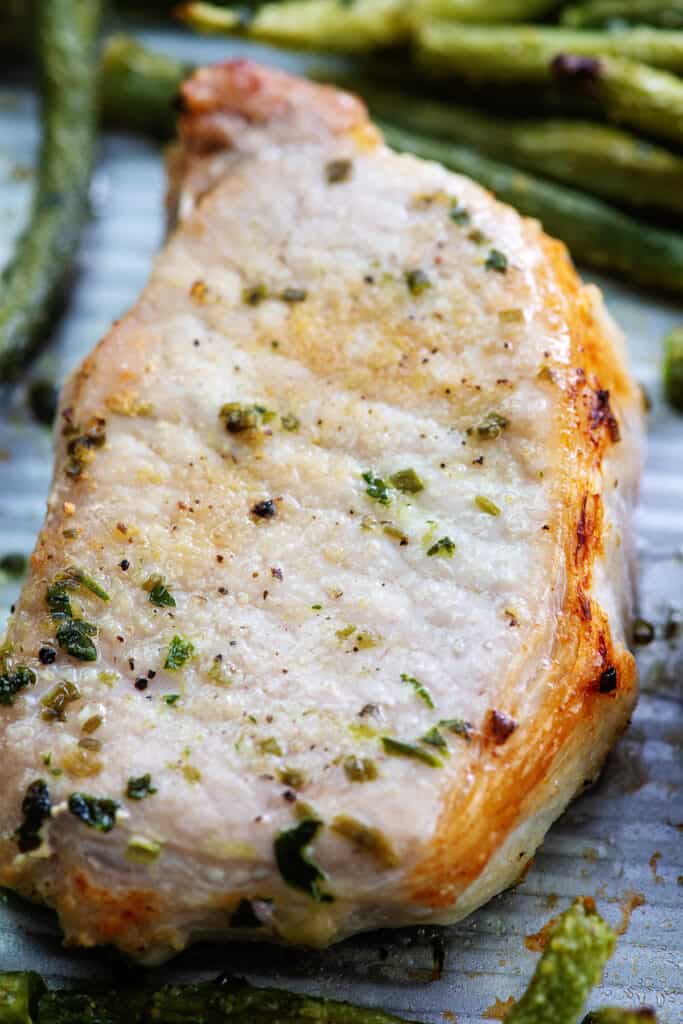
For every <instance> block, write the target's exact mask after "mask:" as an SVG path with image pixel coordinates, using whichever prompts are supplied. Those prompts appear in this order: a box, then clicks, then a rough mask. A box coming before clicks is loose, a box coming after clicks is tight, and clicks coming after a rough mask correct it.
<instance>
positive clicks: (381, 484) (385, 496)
mask: <svg viewBox="0 0 683 1024" xmlns="http://www.w3.org/2000/svg"><path fill="white" fill-rule="evenodd" d="M362 477H363V480H365V483H366V484H367V485H368V486H367V487H366V488H365V493H366V494H367V496H368V497H369V498H372V499H373V501H378V502H379V504H380V505H388V504H389V503H390V502H391V495H390V493H389V487H388V485H387V483H386V481H385V480H382V478H381V477H380V476H375V474H374V473H373V472H372V470H367V472H365V473H363V474H362Z"/></svg>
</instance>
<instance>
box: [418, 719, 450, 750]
mask: <svg viewBox="0 0 683 1024" xmlns="http://www.w3.org/2000/svg"><path fill="white" fill-rule="evenodd" d="M420 743H426V744H427V745H428V746H430V747H439V748H440V749H441V750H448V744H447V743H446V741H445V739H444V738H443V736H442V735H441V733H440V732H439V730H438V729H437V727H436V726H435V725H433V726H432V728H431V729H429V730H428V731H427V732H426V733H425V734H424V736H420Z"/></svg>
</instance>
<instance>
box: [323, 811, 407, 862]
mask: <svg viewBox="0 0 683 1024" xmlns="http://www.w3.org/2000/svg"><path fill="white" fill-rule="evenodd" d="M330 828H331V829H332V831H333V832H336V833H337V835H340V836H343V837H344V838H345V839H348V840H349V842H351V843H352V844H353V846H355V848H356V849H357V850H359V851H361V852H363V853H368V854H370V856H372V857H374V858H375V860H377V861H379V863H380V864H381V865H382V866H383V867H387V868H393V867H396V865H397V864H399V863H400V859H399V857H398V854H397V853H396V851H395V850H394V848H393V846H392V845H391V843H390V842H389V840H388V839H387V837H386V836H385V834H384V832H382V830H381V829H379V828H372V827H370V826H369V825H364V824H363V822H362V821H358V819H357V818H352V817H350V816H349V815H348V814H339V815H337V817H336V818H334V820H333V821H332V824H331V826H330Z"/></svg>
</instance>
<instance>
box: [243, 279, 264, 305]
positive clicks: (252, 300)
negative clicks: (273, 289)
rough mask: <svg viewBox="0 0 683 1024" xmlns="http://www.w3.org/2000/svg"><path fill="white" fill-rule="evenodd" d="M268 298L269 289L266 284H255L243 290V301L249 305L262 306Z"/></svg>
mask: <svg viewBox="0 0 683 1024" xmlns="http://www.w3.org/2000/svg"><path fill="white" fill-rule="evenodd" d="M267 298H268V289H267V288H266V286H265V285H264V284H254V285H251V286H250V287H248V288H245V289H244V290H243V291H242V301H243V302H246V304H247V305H248V306H260V305H261V303H262V302H264V301H265V300H266V299H267Z"/></svg>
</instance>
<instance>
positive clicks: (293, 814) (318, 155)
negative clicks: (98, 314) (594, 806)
mask: <svg viewBox="0 0 683 1024" xmlns="http://www.w3.org/2000/svg"><path fill="white" fill-rule="evenodd" d="M180 138H181V143H180V145H179V147H178V149H177V151H176V153H175V155H174V157H173V160H172V187H171V200H172V205H173V208H174V210H175V211H176V214H177V220H178V226H177V228H176V230H175V232H174V233H173V235H172V237H171V238H170V241H169V242H168V244H167V246H166V248H165V249H164V251H163V252H162V253H161V255H160V256H159V257H158V259H157V261H156V264H155V267H154V270H153V272H152V275H151V278H150V281H149V284H148V285H147V287H146V289H145V291H144V292H143V294H142V296H141V298H140V299H139V301H138V302H137V304H136V305H135V306H134V308H133V309H132V310H131V312H130V313H128V314H127V315H126V316H125V317H124V318H123V319H122V320H121V321H119V322H118V323H117V324H115V325H114V326H113V328H112V330H111V331H110V333H109V334H108V335H107V336H106V337H105V338H104V339H103V340H102V341H101V342H100V344H99V345H98V346H97V347H96V349H95V350H94V352H93V353H92V354H91V355H90V356H89V357H88V358H87V359H86V361H85V363H84V364H83V365H82V366H81V367H80V368H79V369H78V370H77V371H76V372H75V374H74V375H73V376H72V378H71V379H70V381H69V383H68V385H67V387H66V389H65V392H64V396H63V399H62V405H61V416H60V421H59V424H58V431H57V458H56V470H55V478H54V483H53V486H52V491H51V494H50V498H49V504H48V515H47V520H46V523H45V527H44V529H43V531H42V533H41V535H40V538H39V540H38V544H37V547H36V551H35V553H34V555H33V558H32V565H31V571H30V575H29V578H28V580H27V582H26V585H25V587H24V590H23V593H22V596H21V599H20V601H19V603H18V605H17V608H16V611H15V613H14V615H13V617H12V620H11V623H10V626H9V632H8V637H7V642H6V644H5V647H4V676H3V677H2V678H3V680H4V684H3V685H4V694H5V696H4V704H3V706H1V707H0V744H1V752H2V764H3V789H2V793H1V794H0V882H1V883H2V884H4V885H8V886H11V887H13V888H15V889H17V890H19V891H21V892H22V893H24V894H26V895H28V896H29V897H31V898H34V899H38V900H42V901H45V902H46V903H47V904H49V905H50V906H53V907H55V908H56V909H57V911H58V914H59V917H60V921H61V924H62V927H63V929H64V933H65V935H66V938H67V941H68V942H70V943H76V944H81V945H92V944H96V943H112V944H114V945H115V946H118V947H119V948H120V949H122V950H124V951H125V952H127V953H129V954H131V955H133V956H134V957H137V958H140V959H142V960H145V961H147V962H158V961H160V960H162V959H164V958H165V957H167V956H169V955H171V954H172V953H174V952H176V951H178V950H180V949H182V948H183V947H184V946H185V945H187V944H188V943H189V942H191V941H195V940H197V939H200V938H215V937H235V936H240V937H243V938H244V937H254V938H273V939H276V940H279V941H284V942H293V943H309V944H314V945H324V944H326V943H329V942H332V941H334V940H336V939H339V938H342V937H344V936H346V935H349V934H351V933H353V932H357V931H360V930H363V929H369V928H375V927H380V926H387V925H405V924H410V923H424V922H441V923H446V922H452V921H455V920H457V919H458V918H461V917H463V916H464V915H466V914H468V913H470V912H471V911H472V910H473V909H474V908H475V907H477V906H479V905H480V904H482V903H483V902H485V901H486V900H488V899H489V898H490V897H491V896H493V895H494V894H495V893H497V892H499V891H500V890H501V889H503V888H504V887H506V886H508V885H510V884H511V883H513V882H514V881H515V880H516V879H517V878H518V877H519V875H520V873H521V872H522V870H523V869H524V866H525V865H526V863H527V862H528V860H529V859H530V857H531V856H532V854H533V852H534V850H535V849H536V847H537V846H538V844H539V843H540V842H541V840H542V838H543V835H544V833H545V832H546V830H547V828H548V827H549V825H550V824H551V822H552V821H553V820H554V819H555V818H556V817H557V816H558V815H559V814H560V813H561V811H562V810H563V809H564V807H565V806H566V805H567V803H568V801H570V800H571V798H572V797H573V796H574V795H575V794H576V793H577V792H579V791H580V790H581V788H582V787H583V786H584V784H586V782H587V781H589V780H592V779H594V778H595V777H596V774H597V772H598V771H599V770H600V767H601V765H602V762H603V760H604V758H605V755H606V753H607V751H608V749H609V747H610V745H611V744H612V743H613V741H614V740H615V738H616V737H617V736H618V734H619V733H620V732H621V731H622V730H623V729H624V727H625V726H626V724H627V721H628V718H629V715H630V713H631V710H632V708H633V704H634V701H635V697H636V680H635V668H634V661H633V658H632V656H631V654H630V653H629V651H628V649H627V647H626V644H625V639H624V636H625V631H626V630H627V628H628V621H629V616H630V613H631V600H632V580H631V564H630V560H629V559H630V552H631V549H632V537H631V526H630V517H631V511H632V508H633V504H634V501H635V497H636V490H637V482H638V476H639V472H640V463H641V450H640V445H641V435H642V409H641V399H640V396H639V393H638V390H637V388H636V387H635V386H634V384H633V382H632V380H631V379H630V377H629V374H628V370H627V368H626V364H625V357H624V351H623V342H622V339H621V337H620V335H619V333H618V331H617V330H616V328H615V326H614V324H613V323H612V321H611V320H610V319H609V317H608V315H607V314H606V312H605V310H604V308H603V304H602V301H601V298H600V295H599V293H598V292H597V290H596V289H595V288H593V287H584V286H582V285H581V284H580V282H579V280H578V279H577V276H576V273H575V272H574V270H573V268H572V266H571V264H570V262H569V260H568V258H567V255H566V252H565V249H564V248H563V246H562V245H561V244H559V243H558V242H555V241H552V240H550V239H548V238H547V237H546V236H545V235H544V234H543V233H542V231H541V229H540V227H539V226H538V224H536V223H535V222H531V221H528V220H524V219H522V218H520V217H519V216H518V215H517V214H516V213H515V212H514V211H513V210H512V209H510V208H508V207H506V206H503V205H501V204H499V203H497V202H496V201H495V200H494V199H493V198H492V197H491V195H489V194H488V193H486V192H485V191H483V190H482V189H481V188H479V187H478V186H476V185H475V184H473V183H472V182H470V181H468V180H467V179H465V178H462V177H458V176H457V175H454V174H451V173H448V172H447V171H445V170H444V169H443V168H442V167H440V166H437V165H436V164H430V163H423V162H421V161H419V160H415V159H413V158H411V157H409V156H398V155H396V154H395V153H392V152H391V151H389V150H388V149H387V148H385V146H384V145H383V143H382V140H381V137H380V135H379V134H378V132H377V131H376V130H375V129H374V128H373V126H372V125H371V124H370V123H369V122H368V120H367V117H366V113H365V110H364V109H363V107H362V105H361V104H360V103H359V101H358V100H356V99H355V98H352V97H350V96H348V95H346V94H344V93H341V92H338V91H336V90H333V89H329V88H326V87H323V86H319V85H313V84H311V83H308V82H304V81H302V80H299V79H295V78H291V77H289V76H287V75H285V74H283V73H281V72H279V71H275V70H270V69H266V68H262V67H258V66H255V65H252V64H248V63H244V62H234V63H228V64H224V65H219V66H216V67H211V68H207V69H204V70H200V71H198V72H197V73H196V74H195V75H194V76H193V78H191V79H190V81H189V82H188V83H187V84H186V85H185V87H184V90H183V112H182V114H181V117H180ZM404 470H412V473H407V474H406V473H403V474H402V475H400V476H395V474H397V473H398V472H399V471H404ZM392 477H393V482H392ZM74 570H78V571H74ZM65 573H66V576H65V575H64V574H65ZM82 574H85V576H83V575H82ZM89 578H92V580H94V581H96V584H97V586H96V587H95V589H96V590H97V589H99V588H102V590H103V591H104V592H105V593H106V596H108V598H109V599H108V600H105V597H104V596H103V595H98V594H97V593H96V592H93V589H92V583H91V581H90V579H89ZM48 587H52V589H51V590H50V591H49V592H48ZM48 595H50V596H48ZM83 622H86V623H90V624H91V626H92V627H94V629H95V630H96V634H95V633H94V631H93V629H89V628H88V627H87V626H85V627H84V626H83ZM70 652H71V653H70ZM74 653H75V655H76V656H74ZM85 657H87V658H90V659H93V657H94V660H83V659H84V658H85ZM22 667H23V668H24V669H29V670H30V672H32V673H34V675H35V681H32V679H31V674H30V672H28V673H26V672H22V671H21V668H22ZM65 682H66V683H69V684H71V686H66V685H65ZM55 687H58V689H57V690H55ZM60 687H61V688H60ZM403 744H405V745H406V746H402V745H403ZM146 776H149V778H148V779H146ZM39 780H42V784H38V781H39ZM129 780H133V782H132V783H130V784H129ZM74 794H77V795H76V796H74ZM79 794H80V795H79ZM136 796H137V797H138V798H137V799H136V798H135V797H136ZM22 801H23V807H22ZM108 801H113V802H114V803H108ZM17 829H20V831H19V832H17Z"/></svg>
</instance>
